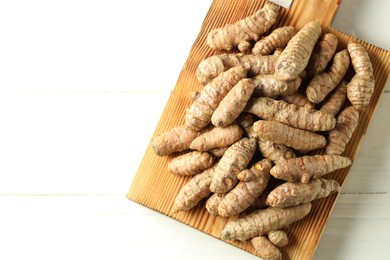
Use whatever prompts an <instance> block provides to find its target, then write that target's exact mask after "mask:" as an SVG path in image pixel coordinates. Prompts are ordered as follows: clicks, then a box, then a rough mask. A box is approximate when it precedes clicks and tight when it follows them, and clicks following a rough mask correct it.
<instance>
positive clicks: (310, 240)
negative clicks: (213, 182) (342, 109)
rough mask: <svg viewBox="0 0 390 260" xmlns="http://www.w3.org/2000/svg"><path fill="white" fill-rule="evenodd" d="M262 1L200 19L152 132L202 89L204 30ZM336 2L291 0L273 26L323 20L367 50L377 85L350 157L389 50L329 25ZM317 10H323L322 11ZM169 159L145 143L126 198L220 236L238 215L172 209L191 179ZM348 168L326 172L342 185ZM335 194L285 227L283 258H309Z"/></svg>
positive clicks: (349, 152)
mask: <svg viewBox="0 0 390 260" xmlns="http://www.w3.org/2000/svg"><path fill="white" fill-rule="evenodd" d="M264 2H265V1H245V0H243V1H233V2H229V3H226V2H225V1H219V0H214V1H213V3H212V5H211V7H210V9H209V11H208V13H207V16H206V17H205V19H204V22H203V25H202V28H201V30H200V33H199V36H198V37H197V39H196V41H195V42H194V44H193V46H192V49H191V52H190V54H189V56H188V59H187V61H186V63H185V65H184V67H183V69H182V71H181V73H180V76H179V78H178V81H177V84H176V86H175V88H174V90H173V92H172V93H171V95H170V98H169V100H168V102H167V105H166V107H165V109H164V111H163V114H162V116H161V118H160V121H159V123H158V124H157V127H156V130H155V133H154V136H156V135H159V134H161V133H164V132H166V131H168V130H169V129H171V128H172V127H174V126H178V125H182V124H183V123H184V114H185V111H186V108H187V107H188V106H189V105H190V104H191V99H190V94H191V93H192V92H193V91H197V90H200V88H201V85H200V84H199V83H198V82H197V80H196V78H195V70H196V67H197V65H198V64H199V62H200V61H201V60H202V59H204V58H206V57H209V56H211V55H213V54H215V53H216V52H213V51H211V50H210V49H209V48H208V46H207V45H206V44H205V42H206V37H207V33H208V32H209V31H210V30H212V29H213V28H218V27H221V26H223V25H225V24H229V23H233V22H234V21H237V20H239V19H242V18H244V17H246V16H248V15H250V14H252V13H254V12H255V10H258V9H259V8H261V7H262V6H263V4H264ZM338 4H339V2H338V1H325V2H324V1H315V0H308V1H295V2H294V3H293V4H292V6H291V8H290V9H282V10H281V13H280V15H279V18H278V21H279V22H278V23H277V26H284V25H293V26H296V27H297V28H301V27H303V26H304V25H305V24H306V23H308V22H309V21H313V20H316V21H319V22H320V23H321V26H322V27H323V31H330V32H332V33H334V34H336V36H337V37H338V39H339V46H338V48H339V49H344V48H346V45H347V43H348V42H360V43H362V44H363V45H364V46H365V48H366V49H367V51H368V52H369V55H370V59H371V61H372V64H373V67H374V71H375V75H374V76H375V82H376V85H375V91H374V94H373V96H372V98H371V102H370V106H369V107H367V108H366V109H364V110H363V111H361V112H360V121H359V127H358V128H357V130H356V131H355V133H354V135H353V137H352V139H351V141H350V142H349V144H348V146H347V148H346V151H345V153H344V155H345V156H348V157H349V158H351V159H352V160H354V158H355V156H356V154H357V152H358V151H359V148H360V144H361V141H362V139H363V137H364V135H365V133H366V130H367V127H368V125H369V122H370V120H371V117H372V114H373V112H374V111H375V109H376V107H377V105H378V103H379V102H378V101H379V100H380V98H381V96H382V93H383V91H384V87H385V83H386V81H387V78H388V75H389V71H390V53H389V52H387V51H385V50H383V49H380V48H377V47H375V46H372V45H370V44H368V43H365V42H362V41H361V40H358V39H355V38H353V37H352V36H349V35H347V34H344V33H342V32H339V31H337V30H333V29H332V28H330V27H329V25H330V24H331V21H332V20H333V17H334V15H335V12H336V10H337V7H338ZM318 10H321V12H319V11H318ZM170 159H172V156H166V157H157V156H156V155H155V154H154V152H153V151H152V149H151V148H150V147H149V148H148V149H147V150H146V153H145V155H144V158H143V160H142V162H141V164H140V167H139V169H138V171H137V174H136V176H135V178H134V180H133V182H132V185H131V187H130V190H129V192H128V194H127V196H128V198H129V199H131V200H134V201H135V202H138V203H140V204H142V205H145V206H147V207H150V208H152V209H154V210H156V211H159V212H161V213H163V214H166V215H168V216H170V217H172V218H175V219H177V220H178V221H181V222H183V223H185V224H187V225H189V226H191V227H194V228H196V229H198V230H200V231H203V232H205V233H206V234H210V235H212V236H214V237H216V238H219V237H220V234H221V231H222V229H223V228H224V226H225V225H226V224H227V223H228V222H229V221H232V220H234V219H236V218H237V216H234V217H231V218H229V219H228V218H222V217H215V216H212V215H210V214H209V213H208V212H207V211H206V209H205V207H204V204H202V203H200V204H199V205H198V206H197V207H196V208H194V209H192V210H191V211H188V212H179V213H177V214H174V213H173V212H172V206H173V201H174V199H175V197H176V195H177V193H178V192H179V190H180V188H181V187H183V185H184V184H185V183H186V182H188V180H189V178H183V177H178V176H175V175H173V174H171V173H169V171H168V170H167V163H168V162H169V160H170ZM348 172H349V167H348V168H345V169H342V170H339V171H335V172H334V173H332V174H329V175H328V176H329V177H330V178H334V179H335V180H337V181H338V182H339V183H340V184H341V185H342V184H343V183H344V180H345V178H346V176H347V175H348ZM336 199H337V194H335V195H332V196H329V197H328V198H326V199H322V200H317V201H314V202H313V208H312V211H311V212H310V214H309V215H308V216H307V217H306V218H304V219H303V220H302V221H299V222H296V223H294V224H293V225H291V226H290V227H289V229H288V235H289V237H292V238H293V241H294V242H293V243H290V244H289V245H288V246H286V247H285V248H283V249H282V254H283V256H284V257H285V258H286V259H310V258H312V257H313V255H314V252H315V249H316V247H317V244H318V241H319V239H320V237H321V234H322V232H323V230H324V228H325V225H326V223H327V220H328V218H329V216H330V214H331V212H332V210H333V207H334V204H335V202H336ZM229 243H232V244H233V245H235V246H237V247H239V248H242V249H244V250H247V251H249V252H251V253H254V249H253V247H252V246H251V244H250V243H243V242H236V241H234V242H229Z"/></svg>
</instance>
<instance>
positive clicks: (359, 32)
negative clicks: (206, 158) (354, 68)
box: [0, 0, 390, 260]
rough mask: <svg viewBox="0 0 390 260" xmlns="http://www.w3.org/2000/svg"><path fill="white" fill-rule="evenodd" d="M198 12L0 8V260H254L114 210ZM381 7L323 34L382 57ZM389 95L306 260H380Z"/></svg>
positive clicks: (388, 40)
mask: <svg viewBox="0 0 390 260" xmlns="http://www.w3.org/2000/svg"><path fill="white" fill-rule="evenodd" d="M210 4H211V1H174V0H168V1H164V2H162V1H151V2H145V1H144V2H142V1H141V2H137V4H135V3H134V2H132V1H100V2H96V1H90V0H78V1H67V4H64V3H63V2H61V1H56V2H49V1H44V0H38V1H33V2H31V1H23V0H17V1H8V2H5V1H4V2H2V3H1V4H0V6H1V8H0V20H1V23H0V24H1V25H0V32H1V35H2V40H1V41H0V57H1V59H0V122H1V127H0V259H1V260H3V259H6V260H11V259H18V260H19V259H70V258H71V259H137V258H141V257H142V258H143V259H153V258H155V259H157V258H158V259H183V258H185V259H220V258H221V256H223V257H224V259H257V258H256V257H255V256H253V255H251V254H249V253H247V252H245V251H243V250H240V249H237V248H236V247H233V246H231V245H229V244H227V243H224V242H222V241H220V240H218V239H215V238H213V237H211V236H208V235H205V234H204V233H202V232H199V231H197V230H196V229H193V228H190V227H188V226H187V225H183V224H181V223H179V222H177V221H176V220H173V219H171V218H168V217H166V216H164V215H162V214H159V213H157V212H155V211H154V210H150V209H148V208H146V207H143V206H140V205H139V204H137V203H134V202H132V201H129V200H127V199H126V197H125V193H126V191H127V189H128V186H129V184H130V183H131V182H132V179H133V177H134V175H135V173H136V171H137V169H138V166H139V164H140V162H141V160H142V158H143V155H144V152H145V149H146V147H147V145H148V142H149V140H150V138H151V136H152V135H153V132H154V130H155V128H156V125H157V123H158V121H159V119H160V116H161V113H162V110H163V109H164V107H165V105H166V102H167V100H168V98H169V96H170V94H171V91H172V89H173V86H174V85H175V83H176V80H177V77H178V75H179V73H180V71H181V68H182V66H183V64H184V63H185V61H186V58H187V56H188V53H189V51H190V48H191V46H192V43H193V42H194V41H195V39H196V36H197V35H198V32H199V29H200V26H201V24H202V22H203V19H204V17H205V15H206V13H207V11H208V9H209V8H210ZM389 4H390V2H389V1H386V0H375V1H364V0H359V1H356V0H353V1H352V0H343V1H342V2H341V4H340V7H339V10H338V12H337V14H336V17H335V20H334V22H333V24H332V26H333V27H335V28H337V29H339V30H341V31H344V32H347V33H348V34H351V35H354V36H355V37H357V38H360V39H363V40H365V41H367V42H370V43H374V44H375V45H377V46H380V47H382V48H385V49H390V32H389V30H388V29H387V27H386V26H383V25H384V24H389V16H388V15H387V10H389V8H390V5H389ZM151 6H153V8H150V7H151ZM146 10H148V11H146ZM179 10H180V11H179ZM146 14H147V15H146ZM145 16H146V17H147V19H145ZM154 19H156V20H157V21H158V22H155V23H153V22H150V21H153V20H154ZM140 21H143V23H142V26H140V24H141V22H140ZM178 21H180V22H178ZM183 27H185V28H186V30H183ZM178 32H179V34H180V37H178V38H177V34H178ZM135 35H136V36H135ZM173 37H176V38H175V39H176V40H175V41H174V42H175V44H172V41H168V39H172V38H173ZM162 39H165V40H162ZM146 54H148V55H146ZM149 55H151V56H149ZM146 57H149V58H146ZM150 60H153V62H152V63H153V66H150V63H151V62H150ZM140 68H141V69H140ZM156 68H164V69H156ZM151 72H152V74H153V76H150V75H151ZM389 93H390V85H389V83H388V84H387V86H386V87H385V93H384V94H383V96H382V99H381V100H380V102H379V105H378V108H377V111H375V113H374V116H373V118H372V120H371V123H370V125H369V127H368V129H367V132H366V135H365V137H364V140H363V142H362V144H361V147H360V151H359V153H358V154H357V156H356V157H355V161H354V165H353V167H352V168H351V170H350V173H349V175H348V177H347V179H346V182H345V184H344V187H343V190H342V193H341V194H340V196H339V198H338V200H337V204H336V206H335V208H334V210H333V212H332V215H331V217H330V218H329V221H328V223H327V225H326V228H325V230H324V233H323V235H322V238H321V240H320V241H319V245H318V248H317V250H316V253H315V255H314V259H320V260H321V259H341V260H345V259H346V260H349V259H374V260H376V259H383V260H386V259H388V244H389V243H390V240H389V237H388V235H387V233H388V231H389V227H390V212H389V210H388V209H389V208H390V207H389V206H390V196H389V192H390V190H389V187H390V175H389V169H390V163H389V162H390V160H389V159H390V157H389V154H390V138H389V135H388V133H389V132H390V122H389V117H388V110H389V109H390V94H389ZM145 118H147V120H145ZM134 122H138V123H137V124H135V123H134ZM139 122H141V123H139Z"/></svg>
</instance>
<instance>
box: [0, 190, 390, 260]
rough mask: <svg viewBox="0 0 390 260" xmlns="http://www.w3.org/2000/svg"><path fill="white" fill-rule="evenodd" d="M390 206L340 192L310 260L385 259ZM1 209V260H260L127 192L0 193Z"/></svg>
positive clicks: (379, 198) (380, 197)
mask: <svg viewBox="0 0 390 260" xmlns="http://www.w3.org/2000/svg"><path fill="white" fill-rule="evenodd" d="M389 203H390V197H389V194H374V195H373V194H353V195H352V194H348V195H341V196H340V198H339V200H338V203H337V205H336V207H335V209H334V211H333V213H332V217H331V218H330V220H329V223H328V225H327V229H326V231H325V232H324V235H323V238H322V240H321V243H320V244H319V248H318V250H317V252H316V254H315V258H314V259H320V260H322V259H343V260H350V259H351V260H352V259H385V258H386V255H387V253H388V248H387V247H388V244H389V242H390V241H389V237H388V236H387V233H386V232H383V231H385V229H386V227H388V226H389V225H390V222H389V221H390V204H389ZM0 208H1V215H0V230H1V232H0V245H1V250H0V259H4V260H24V259H43V260H51V259H64V260H65V259H95V260H103V259H118V260H122V259H123V260H125V259H133V258H134V257H139V256H141V255H142V257H143V258H144V259H180V258H181V257H185V258H186V259H191V260H195V259H219V258H221V255H223V256H224V259H227V260H234V259H243V260H252V259H253V260H254V259H258V258H257V257H255V256H253V255H251V254H248V253H245V252H243V251H242V250H239V249H237V248H235V247H232V246H230V245H228V244H226V243H224V242H222V241H220V240H217V239H214V238H212V237H211V236H206V235H205V234H204V233H201V232H198V231H197V230H195V229H192V228H190V227H188V226H187V225H183V224H179V223H178V222H177V221H176V220H173V219H171V218H167V217H165V216H163V215H161V214H156V212H154V211H153V210H150V209H148V208H145V207H141V206H139V205H138V204H136V203H133V202H129V201H128V200H126V198H125V196H124V195H115V196H93V195H89V196H85V195H84V196H70V195H65V196H0ZM140 223H142V224H140ZM161 241H167V242H164V243H161ZM183 241H184V242H183ZM185 241H187V242H185ZM188 241H190V242H188Z"/></svg>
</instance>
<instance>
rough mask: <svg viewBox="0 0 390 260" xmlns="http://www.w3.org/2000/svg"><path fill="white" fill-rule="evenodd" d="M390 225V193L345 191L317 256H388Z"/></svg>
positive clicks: (353, 257) (379, 257) (376, 257)
mask: <svg viewBox="0 0 390 260" xmlns="http://www.w3.org/2000/svg"><path fill="white" fill-rule="evenodd" d="M389 226H390V194H389V193H383V194H343V195H341V196H340V197H339V199H338V201H337V204H336V206H335V209H334V211H333V213H332V217H331V218H330V219H329V222H328V224H327V227H326V230H325V232H324V234H323V236H322V238H321V243H320V244H319V246H318V249H317V251H316V254H315V255H314V259H318V260H322V259H324V260H325V259H344V260H349V259H351V260H352V259H387V258H388V249H387V248H388V245H389V243H390V239H389V236H388V235H387V232H384V231H385V230H388V227H389ZM374 238H375V239H374Z"/></svg>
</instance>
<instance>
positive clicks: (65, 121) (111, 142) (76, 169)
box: [0, 92, 169, 194]
mask: <svg viewBox="0 0 390 260" xmlns="http://www.w3.org/2000/svg"><path fill="white" fill-rule="evenodd" d="M168 97H169V93H154V94H153V93H138V94H134V93H120V92H119V93H111V94H108V93H104V92H103V93H88V94H87V93H85V94H83V93H73V94H72V93H68V94H64V93H63V94H61V93H52V94H48V93H47V94H43V93H41V94H24V95H16V94H12V95H11V94H7V95H0V111H12V113H8V112H7V113H0V121H1V122H2V126H1V129H0V144H1V145H0V158H1V163H0V172H1V174H0V193H2V194H7V193H11V194H14V193H24V194H31V193H39V194H42V193H44V194H45V193H56V194H58V193H118V192H124V191H126V190H127V189H128V183H129V182H131V180H132V177H133V175H132V174H133V173H134V172H136V170H137V167H138V164H139V162H140V161H141V159H142V155H143V152H144V148H143V147H146V146H147V145H148V142H149V139H150V136H151V135H152V133H153V129H154V126H155V125H156V124H157V122H158V119H159V116H160V114H161V112H156V113H150V111H149V104H153V109H155V110H156V111H162V110H163V108H164V105H165V103H166V101H167V99H168ZM145 119H147V120H145ZM134 122H139V124H138V123H137V124H135V123H134ZM21 180H23V181H21Z"/></svg>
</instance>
